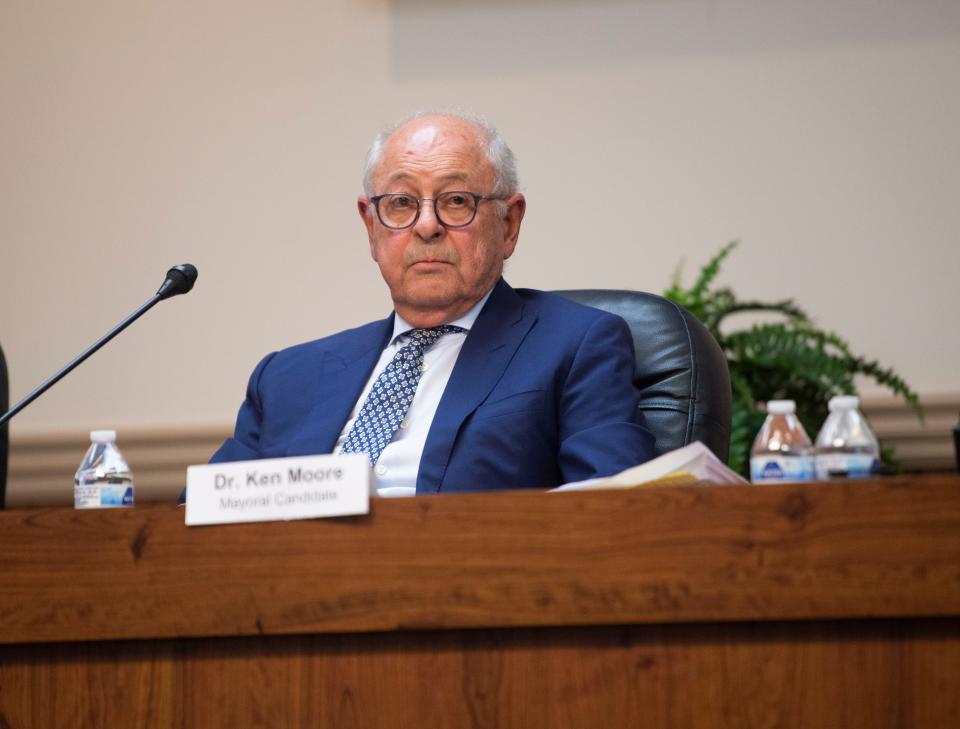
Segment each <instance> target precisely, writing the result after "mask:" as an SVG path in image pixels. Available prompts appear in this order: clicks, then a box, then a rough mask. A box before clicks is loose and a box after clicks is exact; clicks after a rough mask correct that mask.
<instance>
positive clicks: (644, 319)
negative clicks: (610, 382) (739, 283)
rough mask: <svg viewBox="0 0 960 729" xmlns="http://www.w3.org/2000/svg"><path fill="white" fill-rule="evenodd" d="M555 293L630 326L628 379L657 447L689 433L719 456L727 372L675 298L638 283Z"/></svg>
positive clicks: (675, 443) (726, 413)
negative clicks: (633, 360)
mask: <svg viewBox="0 0 960 729" xmlns="http://www.w3.org/2000/svg"><path fill="white" fill-rule="evenodd" d="M556 293H558V294H560V295H561V296H565V297H566V298H568V299H572V300H574V301H578V302H580V303H581V304H587V305H589V306H595V307H597V308H598V309H603V310H604V311H609V312H611V313H613V314H617V315H619V316H621V317H623V318H624V319H625V320H626V322H627V324H628V325H629V326H630V331H631V332H632V333H633V348H634V351H635V352H636V356H637V366H636V370H635V372H634V377H633V383H634V384H635V385H636V386H637V389H639V390H640V409H641V410H642V411H643V414H644V417H646V419H647V425H648V427H649V428H650V430H651V431H652V432H653V434H654V436H656V439H657V444H656V450H657V454H658V455H659V454H661V453H666V452H667V451H672V450H674V449H675V448H680V447H681V446H685V445H687V444H688V443H692V442H693V441H695V440H699V441H702V442H703V444H704V445H706V446H707V447H708V448H710V450H712V451H713V452H714V453H715V454H716V455H717V456H718V457H719V458H720V459H721V460H722V461H723V462H724V463H726V461H727V455H728V452H729V450H730V417H731V412H732V405H731V400H732V396H731V393H730V372H729V370H728V369H727V359H726V357H725V356H724V354H723V351H722V350H721V349H720V345H718V344H717V342H716V340H715V339H714V338H713V336H712V335H711V334H710V332H708V331H707V328H706V327H705V326H704V325H703V324H702V323H701V322H700V320H699V319H697V318H696V317H695V316H694V315H693V314H691V313H690V312H689V311H687V310H686V309H684V308H683V307H682V306H680V305H679V304H675V303H674V302H672V301H670V300H669V299H665V298H663V297H662V296H657V295H656V294H648V293H644V292H641V291H610V290H605V289H580V290H571V291H557V292H556Z"/></svg>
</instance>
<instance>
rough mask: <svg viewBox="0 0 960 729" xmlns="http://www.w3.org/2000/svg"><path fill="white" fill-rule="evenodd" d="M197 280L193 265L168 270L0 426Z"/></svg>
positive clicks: (3, 418) (1, 422)
mask: <svg viewBox="0 0 960 729" xmlns="http://www.w3.org/2000/svg"><path fill="white" fill-rule="evenodd" d="M196 280H197V269H196V267H195V266H192V265H190V264H189V263H181V264H180V265H179V266H174V267H173V268H171V269H170V270H169V271H167V276H166V278H165V279H164V281H163V283H162V284H160V288H159V289H157V293H155V294H154V295H153V296H152V297H151V298H150V299H149V300H148V301H147V302H146V303H145V304H143V306H141V307H140V308H139V309H137V310H136V311H135V312H133V313H132V314H131V315H130V316H128V317H127V318H126V319H124V320H123V321H122V322H120V323H119V324H117V325H116V326H115V327H114V328H113V329H111V330H110V331H109V332H107V333H106V334H104V335H103V336H102V337H100V339H98V340H97V341H96V342H94V343H93V344H91V345H90V346H89V347H88V348H87V349H85V350H84V351H83V352H82V353H81V354H80V355H78V356H77V357H76V358H74V359H73V360H72V361H71V362H70V363H69V364H67V365H66V366H65V367H64V368H63V369H62V370H60V371H59V372H57V374H55V375H54V376H53V377H51V378H50V379H49V380H47V381H46V382H44V383H43V384H42V385H40V386H39V387H38V388H37V389H35V390H34V391H33V392H31V393H30V394H29V395H27V396H26V397H25V398H23V400H21V401H20V402H18V403H17V404H16V405H14V406H13V407H12V408H10V410H8V411H7V412H5V413H4V414H3V415H2V416H0V427H3V426H4V425H6V423H7V421H8V420H10V418H12V417H13V416H14V415H16V414H17V413H19V412H20V411H21V410H23V409H24V408H25V407H26V406H27V405H29V404H30V403H32V402H33V401H34V400H36V399H37V398H38V397H40V396H41V395H42V394H43V393H45V392H46V391H47V390H49V389H50V388H51V387H53V386H54V385H55V384H57V383H58V382H59V381H60V380H62V379H63V378H64V377H66V376H67V375H68V374H70V372H72V371H73V370H74V369H75V368H76V367H77V366H78V365H80V364H82V363H83V362H84V360H86V359H87V357H89V356H90V355H91V354H93V353H94V352H96V351H97V350H98V349H100V347H102V346H103V345H104V344H106V343H107V342H109V341H110V340H111V339H113V338H114V337H115V336H117V335H118V334H119V333H120V332H122V331H123V330H124V329H126V328H127V327H128V326H130V325H131V324H133V322H135V321H136V320H137V319H139V318H140V317H141V316H143V315H144V314H145V313H146V312H147V311H148V310H149V309H150V308H151V307H153V306H154V305H155V304H156V303H157V302H158V301H163V300H164V299H169V298H170V297H172V296H178V295H179V294H185V293H187V292H188V291H190V289H192V288H193V284H194V283H195V282H196Z"/></svg>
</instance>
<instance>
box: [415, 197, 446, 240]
mask: <svg viewBox="0 0 960 729" xmlns="http://www.w3.org/2000/svg"><path fill="white" fill-rule="evenodd" d="M413 230H414V232H415V233H416V234H417V235H418V236H419V237H420V238H422V239H423V240H425V241H431V240H436V239H437V238H439V237H441V236H442V235H443V233H444V231H445V230H446V229H445V228H444V227H443V224H442V223H441V222H440V220H439V219H438V218H437V208H436V204H435V202H434V200H432V199H431V198H429V197H428V198H424V199H423V200H421V201H420V216H419V217H418V218H417V222H416V223H415V224H414V226H413Z"/></svg>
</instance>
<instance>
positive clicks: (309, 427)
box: [211, 280, 653, 493]
mask: <svg viewBox="0 0 960 729" xmlns="http://www.w3.org/2000/svg"><path fill="white" fill-rule="evenodd" d="M392 334H393V315H392V314H391V315H390V316H389V317H387V318H386V319H383V320H381V321H376V322H372V323H370V324H367V325H365V326H362V327H359V328H357V329H349V330H347V331H344V332H340V333H339V334H334V335H332V336H329V337H326V338H324V339H319V340H317V341H314V342H308V343H306V344H301V345H297V346H294V347H291V348H289V349H285V350H283V351H281V352H274V353H273V354H270V355H268V356H267V357H266V358H264V359H263V361H261V362H260V364H259V365H257V368H256V369H255V370H254V372H253V374H252V375H251V377H250V383H249V385H248V387H247V397H246V400H245V402H244V403H243V405H242V406H241V407H240V413H239V415H238V417H237V426H236V432H235V433H234V436H233V437H232V438H230V439H228V440H227V441H226V442H225V443H224V444H223V446H222V447H221V448H220V449H219V450H218V451H217V452H216V454H214V456H213V458H212V459H211V462H214V463H216V462H222V461H235V460H247V459H253V458H277V457H282V456H296V455H311V454H320V453H330V452H332V450H333V448H334V445H335V444H336V441H337V438H338V437H339V435H340V432H341V430H342V429H343V426H344V423H346V422H347V419H348V418H349V417H350V412H351V410H352V409H353V406H354V405H355V404H356V402H357V399H358V398H359V397H360V394H361V392H362V390H363V387H364V385H365V384H366V382H367V379H368V378H369V377H370V374H371V372H372V370H373V368H374V366H375V365H376V363H377V360H378V359H379V357H380V353H381V352H382V351H383V348H384V347H385V346H386V345H387V343H388V342H389V340H390V338H391V336H392ZM633 363H634V359H633V342H632V339H631V336H630V332H629V329H628V328H627V325H626V323H625V322H624V321H623V319H621V318H620V317H617V316H613V315H612V314H608V313H605V312H602V311H600V310H599V309H594V308H592V307H588V306H582V305H580V304H576V303H573V302H571V301H568V300H567V299H564V298H562V297H560V296H557V295H555V294H548V293H544V292H540V291H533V290H526V289H517V290H514V289H512V288H511V287H510V286H508V285H507V283H506V282H505V281H503V280H500V281H499V282H498V283H497V285H496V286H495V287H494V290H493V292H492V294H491V295H490V298H489V299H488V300H487V303H486V304H485V305H484V307H483V310H482V311H481V312H480V315H479V316H478V317H477V320H476V322H475V323H474V326H473V328H472V329H471V330H470V332H469V334H468V335H467V338H466V340H465V342H464V344H463V348H462V349H461V350H460V355H459V357H458V359H457V362H456V365H455V366H454V369H453V373H452V374H451V376H450V380H449V382H448V383H447V387H446V389H445V390H444V393H443V396H442V398H441V400H440V404H439V406H438V407H437V412H436V415H435V416H434V419H433V424H432V425H431V427H430V431H429V434H428V436H427V441H426V444H425V446H424V450H423V457H422V459H421V461H420V471H419V474H418V477H417V493H435V492H438V491H443V492H451V491H472V490H482V489H503V488H541V487H551V486H557V485H559V484H562V483H566V482H569V481H577V480H580V479H585V478H592V477H595V476H605V475H610V474H612V473H616V472H618V471H621V470H623V469H624V468H628V467H630V466H634V465H636V464H638V463H641V462H643V461H646V460H648V459H649V458H651V457H652V456H653V436H652V435H651V434H650V433H649V431H647V429H646V427H645V425H644V420H643V415H642V413H641V412H640V411H639V410H638V409H637V402H638V399H639V395H638V392H637V390H636V388H634V387H633V384H632V381H631V378H632V375H633Z"/></svg>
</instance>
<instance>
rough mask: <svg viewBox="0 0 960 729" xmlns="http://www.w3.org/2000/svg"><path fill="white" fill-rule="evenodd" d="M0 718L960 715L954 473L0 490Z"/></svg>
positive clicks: (384, 723)
mask: <svg viewBox="0 0 960 729" xmlns="http://www.w3.org/2000/svg"><path fill="white" fill-rule="evenodd" d="M0 556H2V560H3V561H2V563H0V643H3V644H6V645H0V727H3V729H7V727H11V728H12V729H19V728H20V727H71V728H74V727H85V726H90V727H113V726H116V727H203V728H204V729H211V728H214V727H231V728H233V727H261V726H262V727H307V726H309V727H445V728H446V727H518V728H523V729H529V728H533V727H550V728H551V729H553V728H557V727H639V726H643V727H671V728H673V729H676V728H684V727H730V728H731V729H733V728H736V729H742V728H745V727H827V726H829V727H864V728H868V727H869V729H882V728H884V727H923V729H935V728H937V727H944V728H946V727H949V728H950V729H956V727H957V726H960V620H958V616H960V479H957V478H955V477H948V476H943V477H936V476H934V477H924V478H916V479H889V480H882V481H872V482H861V483H856V482H847V483H837V484H810V485H806V486H789V485H788V486H764V487H747V486H744V487H709V488H708V487H702V488H697V487H692V488H660V489H647V490H643V489H638V490H633V491H616V492H613V491H610V492H594V493H566V494H543V493H535V492H505V493H488V494H465V495H458V496H456V495H452V496H434V497H421V498H417V499H404V500H384V501H375V502H374V503H373V505H372V509H371V513H370V514H369V515H367V516H363V517H350V518H345V519H337V520H322V521H309V522H288V523H271V524H249V525H233V526H222V527H194V528H189V529H188V528H187V527H185V526H184V525H183V511H182V510H179V509H177V508H176V507H172V506H171V507H166V506H154V507H137V508H136V509H133V510H127V511H80V512H75V511H73V510H70V509H59V508H58V509H33V510H17V511H8V512H5V513H0Z"/></svg>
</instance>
